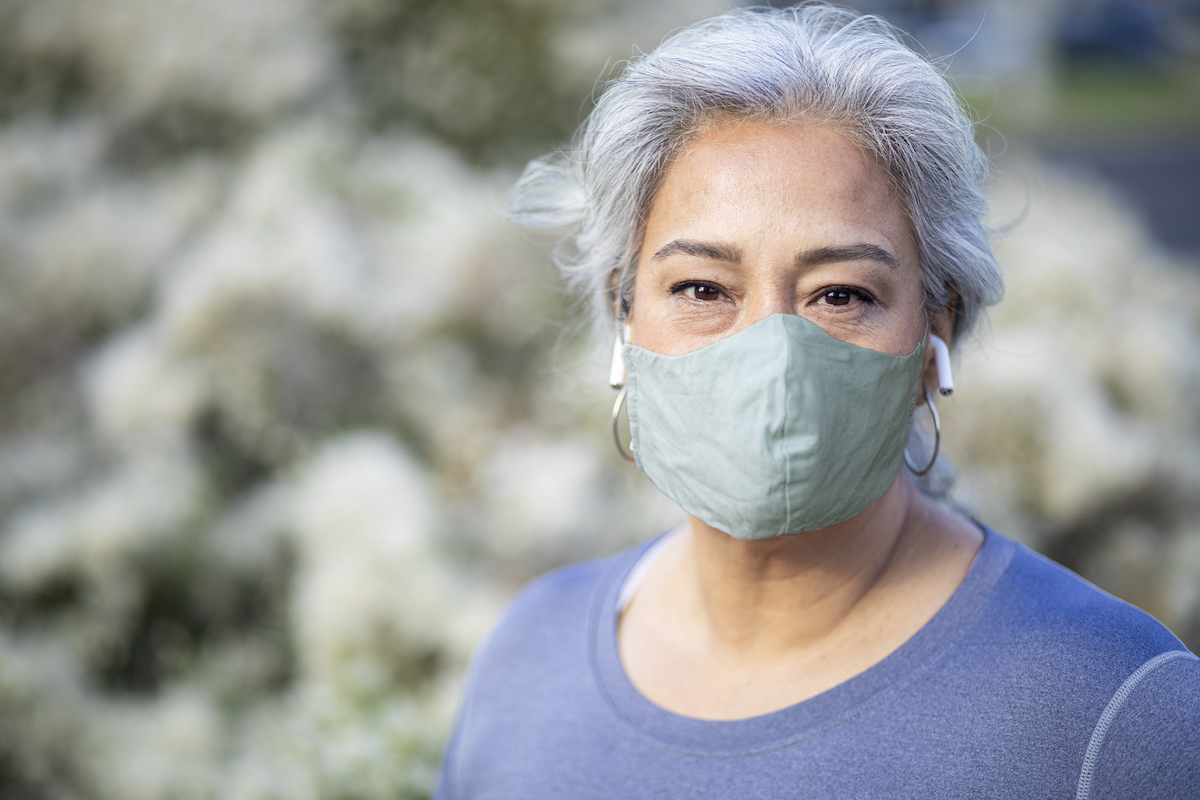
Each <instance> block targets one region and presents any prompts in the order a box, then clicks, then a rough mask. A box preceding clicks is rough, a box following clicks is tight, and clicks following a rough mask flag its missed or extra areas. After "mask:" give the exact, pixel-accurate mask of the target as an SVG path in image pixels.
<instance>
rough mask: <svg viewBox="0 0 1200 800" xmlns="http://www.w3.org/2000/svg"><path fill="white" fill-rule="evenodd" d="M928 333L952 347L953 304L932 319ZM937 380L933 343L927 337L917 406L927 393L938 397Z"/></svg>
mask: <svg viewBox="0 0 1200 800" xmlns="http://www.w3.org/2000/svg"><path fill="white" fill-rule="evenodd" d="M929 333H930V334H932V335H934V336H937V337H938V338H939V339H941V340H942V341H943V342H945V343H946V346H947V347H952V346H953V336H954V307H953V304H951V305H949V306H947V307H946V308H943V309H942V310H941V312H940V313H939V314H938V315H937V316H936V317H934V319H933V323H932V324H931V325H930V326H929ZM939 385H940V382H939V380H938V368H937V352H936V350H935V349H934V347H933V343H932V342H931V341H930V340H929V337H928V336H926V338H925V364H924V366H923V367H922V368H921V383H920V388H919V390H918V393H917V405H918V406H919V405H922V404H923V403H924V402H925V394H926V393H927V392H928V394H929V396H930V397H937V396H938V387H939Z"/></svg>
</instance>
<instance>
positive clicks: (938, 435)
mask: <svg viewBox="0 0 1200 800" xmlns="http://www.w3.org/2000/svg"><path fill="white" fill-rule="evenodd" d="M951 391H954V390H953V388H951ZM925 405H926V406H927V407H928V408H929V413H930V415H931V416H932V417H933V434H934V439H933V457H932V458H930V459H929V463H928V464H926V465H925V469H917V468H916V467H914V466H913V463H912V461H911V460H910V459H909V457H908V448H907V447H906V448H904V463H905V465H907V466H908V468H909V469H910V470H912V473H913V474H914V475H928V474H929V470H931V469H933V465H934V464H935V463H936V462H937V457H938V450H939V449H941V446H942V423H941V421H940V420H938V413H937V409H936V408H934V407H933V399H932V398H930V396H929V392H926V393H925ZM614 430H615V428H614Z"/></svg>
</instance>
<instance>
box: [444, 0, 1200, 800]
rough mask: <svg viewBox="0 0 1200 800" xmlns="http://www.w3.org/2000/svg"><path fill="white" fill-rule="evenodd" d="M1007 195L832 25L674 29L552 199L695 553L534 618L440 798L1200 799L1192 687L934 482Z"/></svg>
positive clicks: (495, 675) (472, 692)
mask: <svg viewBox="0 0 1200 800" xmlns="http://www.w3.org/2000/svg"><path fill="white" fill-rule="evenodd" d="M984 173H985V163H984V160H983V158H982V156H981V154H980V153H979V151H978V148H977V147H976V146H975V144H974V142H973V140H972V138H971V127H970V125H969V123H968V122H967V120H966V119H965V117H964V116H963V114H962V112H961V111H960V109H959V107H958V105H957V103H956V100H955V98H954V95H953V93H952V92H951V90H950V89H949V88H948V86H947V84H946V82H945V80H944V79H943V78H942V77H941V76H940V75H939V74H938V73H937V72H936V71H935V70H934V69H933V68H932V67H930V66H929V65H928V64H927V63H925V62H924V61H922V60H921V59H919V58H918V57H917V56H915V55H914V54H913V53H911V52H910V51H909V50H907V49H906V48H905V47H903V45H901V44H900V43H899V42H898V40H897V38H896V37H895V35H894V33H893V32H892V31H891V30H890V29H888V28H887V27H886V26H885V25H884V24H883V23H881V22H879V21H877V20H874V19H871V18H855V17H854V16H853V15H852V14H850V13H849V12H844V11H840V10H835V9H832V8H829V7H825V6H806V7H803V8H801V9H799V10H796V9H789V10H786V11H766V10H743V11H738V12H735V13H731V14H728V15H726V16H723V17H720V18H717V19H714V20H710V21H709V22H706V23H702V24H700V25H698V26H695V27H693V28H691V29H689V30H685V31H683V32H682V33H680V34H678V35H676V36H674V37H673V38H672V39H670V40H668V41H667V42H666V43H664V44H663V45H662V46H661V47H660V48H659V49H658V50H656V51H655V52H653V53H652V54H650V55H648V56H646V57H644V58H643V59H641V60H639V61H637V62H636V63H633V64H632V65H630V66H629V67H628V68H627V69H626V71H625V73H624V75H623V76H622V77H621V78H620V79H619V80H618V81H616V82H615V83H614V84H613V85H612V86H610V87H609V88H608V89H607V91H606V92H605V94H604V95H603V96H602V98H601V99H600V101H599V103H598V105H597V107H596V109H595V111H594V112H593V114H592V115H591V117H590V119H589V120H588V122H587V124H586V126H585V128H584V130H583V132H582V136H581V138H580V140H579V142H578V146H577V148H576V149H575V151H574V152H573V153H571V154H568V155H567V156H564V157H561V158H559V159H557V160H547V161H543V162H538V163H535V164H533V165H531V167H530V169H529V170H528V171H527V173H526V175H525V177H524V178H523V180H522V183H521V184H520V185H519V186H518V188H517V191H516V195H515V198H516V207H517V214H518V216H520V217H523V218H524V219H525V220H527V221H529V222H532V223H535V224H538V223H540V224H562V225H567V226H569V229H570V230H571V231H572V233H571V236H572V239H571V243H572V244H573V246H574V247H573V256H572V257H571V258H569V259H568V258H564V259H563V260H564V262H565V266H566V269H567V272H568V274H569V275H570V277H571V278H572V279H573V280H574V281H575V282H576V284H577V285H581V286H586V287H588V288H589V289H590V291H591V292H592V293H593V295H594V296H596V297H597V299H598V306H599V307H601V308H604V309H606V310H608V311H609V312H610V313H611V314H612V315H613V317H614V318H615V321H616V323H617V326H616V329H617V330H619V331H621V336H622V337H623V338H624V341H623V342H621V341H619V342H618V348H617V353H618V360H616V362H615V364H614V385H617V386H620V387H622V389H623V391H624V392H626V393H627V395H626V394H623V395H622V397H623V398H625V399H626V400H627V403H628V406H629V418H630V426H631V429H632V432H633V440H632V449H633V451H634V453H635V454H636V459H637V462H638V466H639V467H640V468H641V469H642V470H643V471H644V472H646V474H647V475H648V476H649V477H650V479H651V480H652V481H654V483H655V484H656V485H657V486H658V487H659V488H660V489H662V490H663V491H664V493H666V494H667V495H668V496H669V497H671V498H672V499H673V500H675V501H676V502H677V503H679V505H680V506H681V507H682V508H683V509H684V510H685V511H687V512H688V514H689V522H688V524H687V525H686V526H684V528H682V529H681V530H679V531H676V532H673V533H671V534H668V535H666V536H664V537H661V538H659V539H658V540H656V541H655V542H653V543H650V544H648V545H645V546H642V547H640V548H635V549H634V550H633V551H630V552H627V553H623V554H621V555H618V556H616V557H614V558H610V559H606V560H603V561H599V562H595V563H588V564H582V565H577V566H574V567H570V568H567V569H564V570H560V571H558V572H556V573H554V574H551V575H549V576H546V577H544V578H542V579H541V580H539V581H537V582H535V583H534V584H533V585H532V586H530V587H529V588H528V589H526V590H525V591H524V592H523V593H522V595H521V596H520V597H519V598H518V599H517V600H516V601H515V602H514V603H513V606H512V607H511V609H510V610H509V611H508V613H507V615H506V616H505V618H504V620H503V621H502V622H501V623H500V625H499V626H498V628H497V630H496V631H495V632H494V633H493V635H492V636H491V637H490V639H489V641H488V642H487V643H486V644H485V645H484V647H483V648H482V649H481V651H480V653H479V654H478V656H477V658H476V662H475V664H474V666H473V669H472V674H471V678H470V682H469V686H468V689H467V693H466V697H465V699H464V703H463V708H462V711H461V715H460V719H459V721H458V725H457V728H456V730H455V733H454V736H453V738H452V740H451V742H450V744H449V747H448V749H447V753H446V757H445V761H444V763H443V768H442V774H441V782H440V788H439V791H438V796H439V797H442V798H446V799H447V800H449V798H475V797H512V798H517V797H539V798H541V797H570V798H580V797H618V798H636V797H690V796H699V795H703V796H712V797H722V798H725V797H772V798H775V797H805V798H824V797H829V798H833V797H838V798H845V797H867V796H871V797H876V796H877V797H889V798H891V797H918V796H919V797H925V798H927V797H931V796H932V797H968V796H971V797H976V796H978V797H1011V798H1031V797H1039V798H1041V797H1071V796H1074V797H1197V796H1200V661H1197V659H1196V657H1195V656H1194V655H1192V654H1190V653H1188V652H1187V650H1186V649H1185V648H1184V647H1183V645H1182V644H1180V643H1179V641H1178V640H1177V639H1175V637H1173V636H1172V635H1171V634H1170V633H1169V632H1168V631H1166V630H1165V629H1164V628H1163V627H1162V626H1160V625H1158V623H1156V622H1155V621H1154V620H1152V619H1151V618H1149V617H1148V616H1146V615H1145V614H1143V613H1141V612H1140V611H1138V610H1136V609H1134V608H1132V607H1130V606H1128V605H1126V604H1124V603H1121V602H1119V601H1117V600H1115V599H1113V598H1111V597H1109V596H1107V595H1104V594H1103V593H1101V592H1099V591H1098V590H1096V589H1095V588H1093V587H1091V586H1089V585H1088V584H1086V583H1084V582H1083V581H1082V580H1080V579H1079V578H1077V577H1075V576H1074V575H1072V574H1070V573H1068V572H1066V571H1065V570H1062V569H1060V568H1058V567H1056V566H1054V565H1053V564H1050V563H1048V562H1046V561H1044V560H1042V559H1040V558H1039V557H1038V556H1036V555H1034V554H1032V553H1031V552H1029V551H1028V550H1025V549H1024V548H1021V547H1019V546H1017V545H1015V544H1013V543H1012V542H1010V541H1008V540H1005V539H1003V538H1002V537H1000V536H999V535H997V534H996V533H993V532H991V531H989V530H987V529H985V528H983V527H982V526H980V525H978V524H976V523H974V522H972V521H970V520H968V519H966V518H964V517H962V516H960V515H958V514H956V513H954V512H952V511H950V510H949V509H947V508H945V507H944V506H942V505H940V504H939V503H938V502H936V501H935V500H934V499H932V498H931V497H930V496H927V494H925V493H923V492H922V491H921V490H920V489H919V488H918V487H917V485H916V484H915V482H914V481H915V477H914V476H915V475H916V474H923V473H926V472H928V471H929V468H930V466H932V462H933V461H934V460H936V457H937V447H936V444H935V446H934V448H933V451H932V452H930V453H927V454H924V455H920V454H916V453H912V454H910V453H906V452H905V445H906V441H907V440H908V438H909V428H910V424H911V421H912V419H913V411H914V408H915V407H917V406H922V405H929V404H931V403H932V400H931V398H932V397H933V396H934V395H935V394H937V393H938V391H939V390H940V391H943V392H948V391H949V390H950V387H951V385H950V381H949V374H948V371H949V365H948V358H945V357H941V358H939V350H941V349H942V345H941V342H943V341H944V342H950V343H954V342H957V341H960V340H961V339H962V338H963V337H964V336H965V335H966V334H967V333H968V332H969V331H970V329H971V327H972V325H973V323H974V322H975V320H976V317H977V316H978V314H979V311H980V309H981V308H982V307H983V306H984V305H985V304H987V303H988V302H992V301H994V300H996V299H997V298H998V295H999V291H1000V278H999V275H998V271H997V268H996V265H995V261H994V260H993V258H992V255H991V253H990V250H989V248H988V245H987V240H986V236H985V232H984V229H983V226H982V223H981V217H982V214H983V211H984V202H983V198H982V195H981V193H980V190H979V182H980V180H981V178H982V177H983V176H984ZM941 355H943V356H944V353H943V354H941ZM929 408H930V412H931V413H932V406H931V405H929ZM923 413H925V411H924V410H923V409H918V414H923ZM905 462H907V463H908V466H907V467H905V466H903V465H904V464H905Z"/></svg>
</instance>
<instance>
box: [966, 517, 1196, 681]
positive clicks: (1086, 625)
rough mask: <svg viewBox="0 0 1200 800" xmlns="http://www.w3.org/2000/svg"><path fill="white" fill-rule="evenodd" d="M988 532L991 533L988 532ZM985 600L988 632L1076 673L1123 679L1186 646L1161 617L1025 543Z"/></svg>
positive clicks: (1014, 554) (1017, 550) (1013, 544)
mask: <svg viewBox="0 0 1200 800" xmlns="http://www.w3.org/2000/svg"><path fill="white" fill-rule="evenodd" d="M992 535H994V534H992ZM1008 544H1009V546H1010V547H1012V548H1013V549H1014V552H1013V556H1012V560H1011V562H1010V563H1009V566H1008V569H1007V570H1005V572H1004V574H1003V575H1002V576H1001V578H1000V580H999V581H997V584H996V586H995V591H994V592H993V596H992V598H991V602H990V603H989V607H988V614H987V615H988V617H989V618H990V619H989V622H990V623H991V624H993V625H995V626H996V628H995V630H994V633H996V634H997V635H1001V636H1007V637H1010V638H1011V640H1012V643H1014V644H1019V645H1020V646H1021V647H1022V648H1023V649H1025V650H1027V651H1036V652H1038V653H1039V654H1040V655H1041V656H1044V657H1046V658H1049V659H1051V660H1054V661H1060V662H1062V664H1063V666H1064V667H1065V668H1068V669H1071V670H1077V671H1078V672H1077V674H1094V673H1097V672H1100V673H1104V674H1106V675H1107V676H1108V678H1107V679H1108V680H1110V681H1111V680H1115V679H1117V678H1119V679H1120V680H1124V679H1125V678H1126V677H1128V676H1129V675H1130V674H1132V672H1133V671H1134V670H1135V669H1137V668H1138V667H1140V666H1141V665H1142V664H1143V663H1145V662H1146V661H1148V660H1149V659H1151V658H1153V657H1154V656H1156V655H1158V654H1160V653H1164V652H1168V651H1183V650H1186V648H1185V647H1184V646H1183V644H1182V643H1181V642H1180V641H1179V639H1178V638H1177V637H1176V636H1175V635H1174V634H1172V633H1171V632H1170V631H1169V630H1168V629H1167V628H1166V627H1165V626H1164V625H1163V624H1162V623H1160V622H1159V621H1158V620H1156V619H1154V618H1153V617H1152V616H1150V615H1149V614H1147V613H1146V612H1144V611H1142V610H1141V609H1139V608H1136V607H1135V606H1132V605H1130V604H1129V603H1126V602H1125V601H1123V600H1120V599H1118V598H1116V597H1113V596H1112V595H1110V594H1108V593H1107V592H1104V591H1102V590H1101V589H1099V588H1097V587H1095V586H1093V585H1092V584H1091V583H1088V582H1087V581H1085V580H1084V579H1083V578H1081V577H1079V576H1078V575H1076V574H1075V573H1073V572H1071V571H1070V570H1068V569H1066V568H1065V567H1062V566H1061V565H1059V564H1056V563H1054V562H1053V561H1051V560H1049V559H1047V558H1046V557H1044V556H1041V555H1039V554H1037V553H1034V552H1033V551H1031V550H1029V549H1028V548H1026V547H1024V546H1023V545H1019V544H1015V543H1008Z"/></svg>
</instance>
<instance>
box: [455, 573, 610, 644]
mask: <svg viewBox="0 0 1200 800" xmlns="http://www.w3.org/2000/svg"><path fill="white" fill-rule="evenodd" d="M627 557H628V551H627V552H624V553H619V554H617V555H615V556H609V557H607V558H602V559H596V560H593V561H584V562H580V563H577V564H571V565H568V566H565V567H560V568H558V569H555V570H553V571H551V572H548V573H546V574H544V575H541V576H540V577H538V578H536V579H534V580H533V581H531V582H530V583H529V584H527V585H526V586H525V587H524V588H523V589H522V590H521V591H520V592H518V593H517V595H516V596H515V597H514V598H513V599H512V601H511V602H510V603H509V605H508V608H506V609H505V611H504V613H503V614H502V615H501V616H500V620H499V621H498V622H497V623H496V626H495V628H494V629H493V630H492V632H491V634H490V635H489V636H488V637H487V639H485V640H484V643H483V644H482V646H481V647H480V650H479V653H478V655H477V658H484V657H487V656H488V654H489V653H492V652H493V651H496V650H498V649H504V648H508V647H511V646H514V645H519V644H520V643H521V642H524V641H526V640H528V639H529V638H530V637H531V636H532V637H534V638H536V639H537V640H539V641H546V640H547V639H550V638H552V637H551V636H550V634H551V633H553V632H563V631H565V630H572V631H575V630H578V631H580V632H582V630H583V628H586V626H587V621H588V617H589V615H590V613H591V611H592V609H593V607H594V605H595V603H596V602H598V597H597V595H598V594H600V593H601V592H603V591H605V589H606V588H607V587H608V586H609V585H610V583H611V580H612V575H613V573H614V571H617V570H620V568H621V566H622V565H623V563H624V562H625V560H626V558H627Z"/></svg>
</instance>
